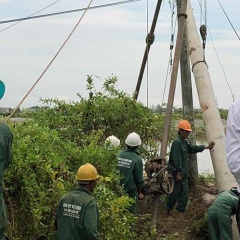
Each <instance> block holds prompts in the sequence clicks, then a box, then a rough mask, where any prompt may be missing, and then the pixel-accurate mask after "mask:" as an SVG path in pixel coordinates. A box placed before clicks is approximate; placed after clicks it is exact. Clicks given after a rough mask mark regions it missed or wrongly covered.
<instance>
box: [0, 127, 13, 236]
mask: <svg viewBox="0 0 240 240" xmlns="http://www.w3.org/2000/svg"><path fill="white" fill-rule="evenodd" d="M12 139H13V135H12V132H11V130H10V128H9V127H8V126H7V125H6V124H5V123H0V216H1V218H0V240H5V239H8V238H7V237H6V236H5V232H6V228H7V225H8V224H9V222H8V219H7V213H6V206H5V203H4V199H3V175H4V171H5V169H6V168H7V167H8V166H9V165H10V163H11V162H12Z"/></svg>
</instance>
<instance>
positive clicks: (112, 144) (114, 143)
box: [105, 135, 120, 150]
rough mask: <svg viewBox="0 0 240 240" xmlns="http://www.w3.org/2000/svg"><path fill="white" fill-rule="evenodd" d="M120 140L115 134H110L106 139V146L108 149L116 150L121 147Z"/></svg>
mask: <svg viewBox="0 0 240 240" xmlns="http://www.w3.org/2000/svg"><path fill="white" fill-rule="evenodd" d="M119 145H120V140H119V139H118V138H117V137H115V136H114V135H111V136H109V137H108V138H107V139H106V141H105V146H106V148H107V149H108V150H115V149H117V148H118V147H119Z"/></svg>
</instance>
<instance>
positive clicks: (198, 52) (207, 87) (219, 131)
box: [187, 1, 239, 240]
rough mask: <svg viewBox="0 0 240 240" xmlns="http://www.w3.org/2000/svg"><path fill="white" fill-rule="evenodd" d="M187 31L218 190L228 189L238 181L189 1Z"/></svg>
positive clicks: (237, 236) (236, 234)
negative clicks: (228, 161)
mask: <svg viewBox="0 0 240 240" xmlns="http://www.w3.org/2000/svg"><path fill="white" fill-rule="evenodd" d="M187 15H188V18H187V29H188V45H189V53H190V58H191V63H192V71H193V74H194V78H195V82H196V87H197V92H198V98H199V103H200V106H201V110H202V114H203V122H204V126H205V131H206V136H207V141H208V142H210V141H214V142H215V143H216V144H215V146H214V148H213V149H212V150H211V152H210V153H211V158H212V164H213V169H214V174H215V179H216V183H217V188H218V191H222V190H229V189H230V188H231V187H232V186H237V183H236V180H235V179H234V177H233V176H232V174H231V173H230V170H229V168H228V165H227V160H226V158H227V157H226V150H225V149H226V144H225V142H226V137H225V133H224V130H223V125H222V121H221V118H220V114H219V111H218V107H217V102H216V98H215V96H214V91H213V86H212V83H211V78H210V75H209V72H208V68H207V64H206V62H205V60H204V57H203V56H204V54H203V50H202V47H201V43H200V39H199V35H198V31H197V27H196V23H195V19H194V17H193V12H192V6H191V3H190V1H188V5H187ZM232 228H233V239H234V240H237V239H239V234H238V230H237V224H236V218H235V217H233V224H232Z"/></svg>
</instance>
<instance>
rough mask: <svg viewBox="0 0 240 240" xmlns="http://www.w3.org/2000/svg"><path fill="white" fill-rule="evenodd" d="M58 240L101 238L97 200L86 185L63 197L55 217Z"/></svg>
mask: <svg viewBox="0 0 240 240" xmlns="http://www.w3.org/2000/svg"><path fill="white" fill-rule="evenodd" d="M55 227H56V229H57V240H80V239H81V240H99V239H101V238H100V233H99V232H98V229H99V212H98V207H97V202H96V200H95V198H94V197H93V196H92V195H91V192H90V191H89V190H88V189H87V188H85V187H82V186H80V187H77V188H76V189H75V190H74V191H72V192H69V193H67V194H65V195H64V196H63V198H62V199H61V201H60V203H59V205H58V210H57V214H56V218H55Z"/></svg>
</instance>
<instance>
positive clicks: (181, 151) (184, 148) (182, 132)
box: [167, 120, 215, 213]
mask: <svg viewBox="0 0 240 240" xmlns="http://www.w3.org/2000/svg"><path fill="white" fill-rule="evenodd" d="M191 132H192V128H191V125H190V123H189V122H188V121H187V120H181V121H180V122H179V123H178V137H177V138H176V139H175V140H174V141H173V143H172V146H171V150H170V156H169V163H168V165H169V167H170V168H171V169H172V170H173V176H174V179H175V183H174V189H173V191H172V193H170V194H169V195H168V196H167V212H168V213H170V211H172V210H173V207H174V205H175V204H176V202H177V203H178V206H177V208H176V209H177V210H178V212H185V210H186V207H187V202H188V177H189V173H188V172H189V169H188V168H189V167H188V161H189V159H188V154H189V153H191V154H194V153H198V152H202V151H203V150H204V149H212V148H213V147H214V145H215V143H214V142H210V144H209V145H208V146H205V145H200V146H197V145H192V144H189V143H188V142H187V138H188V136H189V135H190V133H191Z"/></svg>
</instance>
